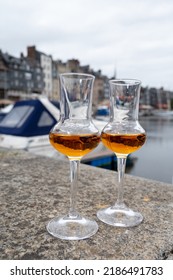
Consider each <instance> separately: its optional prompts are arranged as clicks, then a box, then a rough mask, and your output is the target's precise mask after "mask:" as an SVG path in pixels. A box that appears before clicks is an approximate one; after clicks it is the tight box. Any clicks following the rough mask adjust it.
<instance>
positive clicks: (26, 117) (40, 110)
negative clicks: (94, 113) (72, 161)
mask: <svg viewBox="0 0 173 280" xmlns="http://www.w3.org/2000/svg"><path fill="white" fill-rule="evenodd" d="M59 117H60V110H59V108H58V107H57V106H55V105H54V104H52V102H50V101H49V100H48V99H47V98H45V97H42V98H38V99H32V100H22V101H18V102H16V103H15V104H14V106H13V108H12V109H11V111H10V112H9V113H8V114H7V115H6V116H5V117H4V118H3V119H2V120H1V122H0V148H6V149H23V150H27V151H29V152H32V153H34V154H38V155H46V156H49V157H56V158H64V156H63V155H62V154H60V153H58V152H57V151H56V150H55V149H54V148H53V147H52V146H51V145H50V142H49V137H48V135H49V132H50V130H51V128H52V127H53V126H54V125H55V124H56V123H57V121H58V120H59ZM93 122H94V124H95V125H96V127H97V128H98V129H99V130H100V131H101V130H102V129H103V127H104V126H105V125H106V122H104V121H99V120H93ZM102 150H106V148H104V147H103V145H99V147H98V148H96V149H95V150H94V151H93V152H91V153H94V154H96V153H100V151H102ZM91 153H90V156H91Z"/></svg>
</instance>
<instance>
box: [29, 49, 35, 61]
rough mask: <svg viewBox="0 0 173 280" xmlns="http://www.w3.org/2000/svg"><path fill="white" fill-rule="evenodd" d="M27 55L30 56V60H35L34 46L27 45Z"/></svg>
mask: <svg viewBox="0 0 173 280" xmlns="http://www.w3.org/2000/svg"><path fill="white" fill-rule="evenodd" d="M27 57H28V58H30V59H31V60H36V47H35V46H31V47H27Z"/></svg>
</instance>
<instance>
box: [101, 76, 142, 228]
mask: <svg viewBox="0 0 173 280" xmlns="http://www.w3.org/2000/svg"><path fill="white" fill-rule="evenodd" d="M109 84H110V122H109V123H108V124H107V125H106V126H105V127H104V129H103V131H102V134H101V139H102V142H103V144H104V145H105V146H106V147H107V148H108V149H110V150H111V151H113V152H114V153H115V155H116V156H117V169H118V197H117V201H116V203H115V204H114V205H112V206H110V207H108V208H105V209H100V210H99V211H98V212H97V217H98V218H99V219H100V220H101V221H102V222H104V223H106V224H109V225H112V226H119V227H132V226H136V225H138V224H139V223H141V222H142V220H143V216H142V215H141V214H140V213H138V212H134V211H133V210H132V209H130V208H128V207H127V205H126V204H125V203H124V200H123V184H124V172H125V166H126V158H127V156H128V155H129V154H131V153H133V152H135V151H137V150H138V149H140V148H141V147H142V146H143V145H144V143H145V140H146V134H145V131H144V129H143V128H142V127H141V125H140V124H139V122H138V110H139V98H140V85H141V82H140V81H139V80H134V79H128V80H127V79H126V80H110V81H109Z"/></svg>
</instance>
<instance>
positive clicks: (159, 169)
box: [126, 116, 173, 184]
mask: <svg viewBox="0 0 173 280" xmlns="http://www.w3.org/2000/svg"><path fill="white" fill-rule="evenodd" d="M140 124H141V125H142V127H143V128H144V129H145V130H146V133H147V141H146V143H145V145H144V146H143V147H142V148H141V149H140V150H139V151H137V152H135V153H133V154H132V156H134V157H135V158H136V159H135V161H134V165H133V166H132V167H130V168H127V169H126V173H128V174H132V175H135V176H140V177H144V178H148V179H153V180H157V181H161V182H166V183H170V184H173V120H170V119H163V118H161V117H157V118H156V117H154V116H152V117H143V118H142V119H141V120H140Z"/></svg>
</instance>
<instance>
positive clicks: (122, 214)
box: [97, 204, 143, 227]
mask: <svg viewBox="0 0 173 280" xmlns="http://www.w3.org/2000/svg"><path fill="white" fill-rule="evenodd" d="M97 217H98V219H99V220H101V221H102V222H104V223H105V224H108V225H111V226H117V227H134V226H137V225H139V224H140V223H141V222H142V221H143V216H142V215H141V214H140V213H138V212H134V211H133V210H131V209H129V208H128V207H127V206H125V205H124V204H123V205H121V206H118V205H115V206H111V207H108V208H105V209H100V210H99V211H98V212H97Z"/></svg>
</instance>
